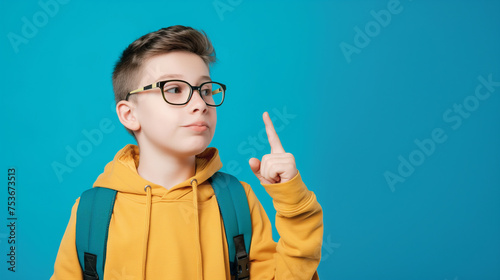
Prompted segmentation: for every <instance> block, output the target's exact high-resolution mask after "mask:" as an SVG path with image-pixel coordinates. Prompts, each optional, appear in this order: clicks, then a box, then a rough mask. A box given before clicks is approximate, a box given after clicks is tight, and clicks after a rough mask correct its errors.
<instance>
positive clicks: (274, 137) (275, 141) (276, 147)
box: [262, 112, 285, 154]
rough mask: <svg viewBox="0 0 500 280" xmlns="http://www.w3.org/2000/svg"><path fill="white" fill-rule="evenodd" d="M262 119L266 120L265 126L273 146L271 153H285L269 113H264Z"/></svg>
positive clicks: (268, 138)
mask: <svg viewBox="0 0 500 280" xmlns="http://www.w3.org/2000/svg"><path fill="white" fill-rule="evenodd" d="M262 118H263V119H264V124H265V125H266V133H267V140H268V141H269V145H270V146H271V153H272V154H274V153H284V152H285V149H283V146H282V145H281V141H280V138H279V137H278V134H277V133H276V130H274V125H273V122H272V121H271V117H269V113H268V112H264V114H263V115H262Z"/></svg>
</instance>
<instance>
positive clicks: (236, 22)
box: [0, 0, 500, 280]
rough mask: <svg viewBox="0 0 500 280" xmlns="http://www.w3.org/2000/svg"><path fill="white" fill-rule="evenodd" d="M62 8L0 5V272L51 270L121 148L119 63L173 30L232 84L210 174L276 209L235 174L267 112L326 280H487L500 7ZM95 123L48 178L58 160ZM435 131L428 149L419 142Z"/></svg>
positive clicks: (499, 176)
mask: <svg viewBox="0 0 500 280" xmlns="http://www.w3.org/2000/svg"><path fill="white" fill-rule="evenodd" d="M61 2H62V1H61ZM66 2H67V3H58V2H53V1H52V2H51V1H49V0H42V1H41V2H37V1H31V2H30V1H23V2H20V1H18V2H14V1H2V2H1V3H0V11H1V12H0V13H1V16H0V35H1V37H0V38H1V39H0V50H1V52H0V62H1V65H2V68H1V70H0V71H1V72H0V73H1V75H0V77H1V82H2V94H1V95H2V102H1V104H2V110H1V111H0V117H1V119H2V122H0V125H1V133H2V137H1V138H0V141H1V142H0V143H1V147H2V149H3V150H2V155H1V170H2V171H0V172H4V175H3V178H6V177H7V176H6V175H7V174H5V173H7V169H8V168H9V167H15V168H16V170H17V171H16V175H17V176H16V181H17V193H16V202H17V205H16V216H17V217H18V221H17V229H16V230H17V232H16V242H17V243H16V245H17V246H16V248H17V251H16V254H17V264H16V270H17V272H16V273H11V272H9V271H7V263H6V260H7V256H6V254H7V247H8V244H7V241H8V239H7V238H8V234H9V233H8V230H7V227H6V226H5V225H6V224H7V220H6V217H7V206H6V202H7V192H6V188H7V187H6V186H7V182H6V180H5V179H4V180H5V181H4V183H2V185H3V186H4V187H2V189H3V190H2V191H1V192H0V203H1V204H2V205H4V206H2V207H1V208H0V209H1V210H0V218H1V224H5V225H4V226H1V227H0V263H1V265H0V278H2V279H34V278H36V279H48V278H49V277H50V275H51V274H52V272H53V264H54V261H55V257H56V254H57V250H58V247H59V242H60V240H61V238H62V235H63V233H64V229H65V227H66V224H67V222H68V219H69V215H70V210H71V206H72V205H73V203H74V202H75V199H76V198H77V197H78V196H79V195H80V193H81V192H82V191H83V190H84V189H87V188H89V187H91V186H92V183H93V181H94V180H95V178H96V177H97V176H98V175H99V174H100V173H101V172H102V170H103V168H104V165H105V164H106V163H107V162H108V161H110V160H111V159H112V157H113V156H114V154H115V153H116V152H117V151H118V150H119V149H120V148H122V147H123V146H124V145H125V144H127V143H133V139H132V137H130V136H129V135H128V134H127V132H126V131H125V129H124V128H123V127H122V126H121V124H120V123H119V121H118V119H117V117H116V114H115V113H114V109H113V92H112V86H111V72H112V69H113V66H114V63H115V62H116V60H117V59H118V57H119V55H120V54H121V52H122V51H123V49H124V48H125V47H126V46H127V45H128V44H130V43H131V42H132V41H134V40H135V39H137V38H138V37H140V36H142V35H144V34H146V33H148V32H152V31H155V30H158V29H159V28H162V27H166V26H170V25H175V24H182V25H188V26H192V27H194V28H197V29H203V30H204V31H206V33H207V34H208V35H209V37H210V38H211V40H212V42H213V44H214V46H215V49H216V51H217V57H218V60H219V61H218V63H217V64H216V65H215V66H214V67H213V69H212V78H213V79H214V80H217V81H221V82H223V83H226V84H227V85H228V94H227V99H226V101H225V103H224V105H223V106H222V107H220V108H219V109H218V126H217V133H216V135H215V138H214V140H213V142H212V143H211V146H215V147H217V148H218V149H219V150H220V154H221V158H222V161H223V163H224V164H225V166H224V168H223V170H226V171H230V172H232V173H233V174H235V175H237V176H238V177H239V178H240V179H241V180H243V181H246V182H248V183H250V184H251V185H252V186H253V188H254V190H255V191H256V193H257V195H258V197H259V199H260V200H261V202H262V204H263V205H264V206H265V208H266V211H267V212H268V214H269V216H271V217H273V216H274V215H275V211H274V209H273V206H272V201H271V198H270V197H269V196H268V195H267V193H266V192H265V191H264V189H263V188H262V187H261V186H260V185H259V182H258V180H257V179H256V178H255V177H254V175H253V174H252V172H251V170H250V168H249V167H248V163H247V162H248V159H249V158H250V157H251V156H252V153H255V154H256V155H257V157H262V156H263V155H264V154H266V153H268V152H269V147H268V144H267V143H266V142H265V141H261V140H259V139H260V138H259V134H260V133H261V132H262V131H263V127H264V126H263V122H262V117H261V115H262V113H263V112H264V111H269V112H270V115H271V117H272V118H273V120H274V121H275V126H276V127H277V128H278V129H279V135H280V138H281V141H282V144H283V146H284V148H285V150H286V151H287V152H291V153H292V154H293V155H294V156H295V158H296V161H297V167H298V169H299V170H300V172H301V174H302V176H303V179H304V181H305V183H306V184H307V186H308V187H309V188H310V189H311V190H313V191H314V192H315V193H316V195H317V196H318V199H319V202H320V203H321V205H322V207H323V210H324V223H325V228H324V244H323V250H322V260H321V263H320V266H319V269H318V270H319V275H320V277H321V279H454V280H458V279H500V172H499V167H500V145H499V143H500V127H499V120H500V118H499V116H500V113H499V112H500V111H499V109H500V97H499V96H498V95H499V93H500V87H499V86H497V85H496V86H493V87H490V89H491V93H490V95H489V96H488V97H485V98H482V100H480V99H477V97H475V90H476V87H477V86H478V85H481V83H480V81H479V77H480V76H481V77H484V78H485V79H486V80H488V76H490V75H491V76H490V78H489V79H490V80H493V81H496V82H497V81H500V68H499V66H500V52H499V50H500V17H499V12H500V2H499V1H424V0H418V1H417V0H414V1H410V0H401V1H400V2H399V4H398V5H396V4H397V3H396V4H394V1H392V0H380V1H248V0H244V1H239V0H232V1H231V0H220V1H183V2H182V3H180V1H178V2H172V1H146V0H144V1H114V3H102V2H101V3H98V2H97V1H94V2H93V1H78V0H71V1H66ZM21 3H22V4H21ZM43 3H57V6H55V5H52V6H50V7H49V8H48V9H47V8H44V7H45V6H46V5H44V4H43ZM393 4H394V5H396V6H397V7H396V8H395V7H392V6H391V5H393ZM224 5H225V6H224ZM388 6H389V7H388ZM56 7H57V9H56ZM381 10H385V11H388V10H389V11H392V12H394V13H392V12H385V13H384V11H382V12H380V11H381ZM387 13H390V20H389V18H388V17H385V18H384V17H382V19H381V18H379V20H382V21H381V23H379V22H377V20H376V17H377V14H378V15H387ZM31 24H33V26H31V27H32V28H31V29H30V28H29V26H30V25H31ZM35 24H36V25H35ZM357 30H361V31H357ZM359 32H363V34H364V35H360V33H359ZM363 36H365V38H364V39H365V40H362V37H363ZM13 38H15V39H13ZM20 38H21V39H20ZM347 45H349V46H350V47H349V48H350V50H351V51H352V53H350V54H348V53H345V51H343V50H342V47H341V46H344V47H345V46H347ZM354 48H355V49H354ZM481 93H482V94H486V93H488V91H487V90H486V88H485V87H484V86H483V87H482V89H481ZM464 103H465V104H464ZM460 104H462V106H464V107H465V108H468V110H466V109H464V111H465V112H464V113H463V114H462V115H460V113H458V112H455V111H454V106H455V107H456V106H459V105H460ZM449 110H451V111H449ZM103 121H104V122H107V121H109V122H111V127H110V128H109V130H108V131H107V132H106V133H103V137H102V139H101V140H100V141H98V142H96V144H93V145H91V150H90V151H88V152H87V154H86V155H85V156H82V158H81V160H80V161H79V162H77V163H75V164H73V165H74V166H73V167H69V168H70V169H71V172H66V173H64V174H62V175H60V176H59V178H58V176H57V174H56V172H55V171H54V169H53V164H54V163H55V162H57V163H60V164H65V165H67V162H66V157H67V155H68V149H77V148H78V146H79V145H80V147H82V145H85V141H87V138H86V137H85V135H84V133H83V132H84V131H93V130H95V129H100V126H99V125H100V123H101V122H103ZM459 121H460V125H458V124H459V123H458V122H459ZM454 128H455V129H454ZM436 129H437V130H438V131H441V132H442V135H441V137H438V138H437V139H438V140H441V141H440V142H441V143H438V142H436V140H435V139H434V140H425V139H432V133H433V131H435V130H436ZM249 137H250V138H252V137H255V138H256V139H257V140H256V141H257V144H253V145H252V144H250V142H249ZM443 139H445V140H444V141H443ZM415 141H417V142H418V141H424V142H425V143H428V145H427V146H426V147H427V148H420V147H419V146H418V145H417V144H416V142H415ZM430 141H433V143H434V145H432V144H429V143H430ZM87 142H88V141H87ZM432 147H433V148H432ZM425 149H427V150H428V151H427V153H425V151H424V150H425ZM402 162H403V163H402ZM405 162H406V163H405ZM410 164H411V165H412V167H409V166H408V165H410ZM403 165H405V166H403ZM401 166H403V167H401ZM398 168H399V169H400V170H398ZM405 168H406V169H405ZM408 168H410V170H411V169H413V172H409V171H408ZM405 171H406V173H405ZM388 172H390V173H391V174H393V178H396V177H394V176H400V177H399V179H400V181H393V183H391V182H388V181H387V179H386V174H389V173H388ZM409 173H411V174H409ZM403 175H404V176H403ZM272 220H274V218H272ZM275 238H278V234H277V233H276V232H275ZM5 277H6V278H5Z"/></svg>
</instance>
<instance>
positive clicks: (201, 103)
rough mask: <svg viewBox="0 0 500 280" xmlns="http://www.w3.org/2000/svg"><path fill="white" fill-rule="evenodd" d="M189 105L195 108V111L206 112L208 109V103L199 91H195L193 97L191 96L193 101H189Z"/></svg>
mask: <svg viewBox="0 0 500 280" xmlns="http://www.w3.org/2000/svg"><path fill="white" fill-rule="evenodd" d="M189 104H190V105H191V106H193V111H196V110H201V111H203V112H205V111H206V110H207V109H208V106H207V103H205V100H203V98H202V97H201V93H200V91H199V90H197V89H193V96H191V100H189Z"/></svg>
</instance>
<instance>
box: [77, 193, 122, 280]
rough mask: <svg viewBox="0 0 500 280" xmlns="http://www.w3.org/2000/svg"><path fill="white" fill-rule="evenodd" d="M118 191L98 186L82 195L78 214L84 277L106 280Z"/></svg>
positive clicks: (93, 279)
mask: <svg viewBox="0 0 500 280" xmlns="http://www.w3.org/2000/svg"><path fill="white" fill-rule="evenodd" d="M115 197H116V191H115V190H112V189H108V188H101V187H95V188H92V189H89V190H86V191H85V192H83V193H82V196H81V197H80V202H79V204H78V210H77V214H76V250H77V252H78V260H79V261H80V266H81V267H82V271H83V279H84V280H98V279H100V280H102V279H103V277H104V263H105V261H106V244H107V241H108V228H109V221H110V220H111V214H112V213H113V206H114V204H115Z"/></svg>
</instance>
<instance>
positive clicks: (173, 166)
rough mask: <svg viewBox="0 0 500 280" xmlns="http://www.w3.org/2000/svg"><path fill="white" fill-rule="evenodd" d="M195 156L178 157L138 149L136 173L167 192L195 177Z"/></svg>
mask: <svg viewBox="0 0 500 280" xmlns="http://www.w3.org/2000/svg"><path fill="white" fill-rule="evenodd" d="M195 159H196V158H195V156H190V157H178V156H175V155H170V154H166V153H161V152H158V151H157V150H150V149H139V164H138V166H137V173H139V175H140V176H141V177H142V178H144V179H146V180H148V181H150V182H152V183H155V184H158V185H160V186H162V187H164V188H166V189H167V190H168V189H170V188H172V187H173V186H175V185H177V184H179V183H182V182H184V181H185V180H186V179H188V178H189V177H192V176H194V175H195V172H196V170H195V169H196V166H195Z"/></svg>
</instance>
